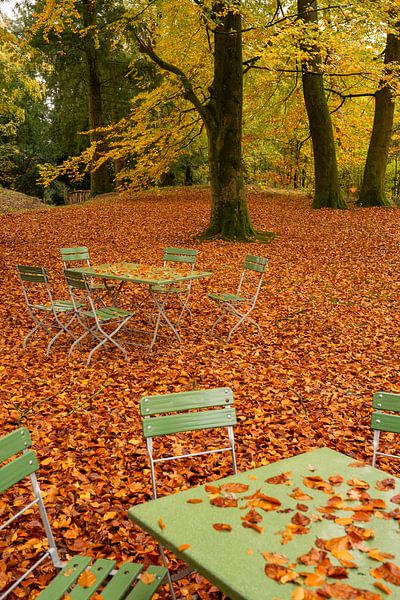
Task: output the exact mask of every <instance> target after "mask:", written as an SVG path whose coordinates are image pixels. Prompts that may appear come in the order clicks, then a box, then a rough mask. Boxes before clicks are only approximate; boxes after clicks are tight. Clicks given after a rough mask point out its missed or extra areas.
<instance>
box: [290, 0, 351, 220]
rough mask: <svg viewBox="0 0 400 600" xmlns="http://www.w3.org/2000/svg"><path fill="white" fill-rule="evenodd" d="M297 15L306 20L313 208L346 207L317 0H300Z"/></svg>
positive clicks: (306, 93)
mask: <svg viewBox="0 0 400 600" xmlns="http://www.w3.org/2000/svg"><path fill="white" fill-rule="evenodd" d="M297 7H298V16H299V19H301V20H302V21H303V22H304V24H305V28H304V38H303V40H302V42H301V48H302V50H303V52H304V58H303V60H302V61H301V68H302V82H303V93H304V102H305V105H306V109H307V114H308V120H309V123H310V134H311V139H312V144H313V154H314V173H315V191H314V199H313V204H312V205H313V208H323V207H329V208H346V203H345V201H344V200H343V197H342V193H341V190H340V185H339V173H338V167H337V160H336V147H335V140H334V137H333V128H332V121H331V116H330V112H329V107H328V102H327V99H326V96H325V89H324V77H323V73H322V70H321V55H320V52H321V50H320V48H319V46H318V3H317V0H298V2H297Z"/></svg>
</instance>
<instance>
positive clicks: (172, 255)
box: [163, 248, 197, 265]
mask: <svg viewBox="0 0 400 600" xmlns="http://www.w3.org/2000/svg"><path fill="white" fill-rule="evenodd" d="M196 256H197V250H193V249H191V248H164V257H163V258H164V260H165V261H168V262H180V263H189V264H192V265H194V264H195V262H196Z"/></svg>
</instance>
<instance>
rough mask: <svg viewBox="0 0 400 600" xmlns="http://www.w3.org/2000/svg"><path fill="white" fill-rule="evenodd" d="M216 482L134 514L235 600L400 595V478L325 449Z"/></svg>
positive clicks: (370, 599)
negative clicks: (385, 589) (218, 525)
mask: <svg viewBox="0 0 400 600" xmlns="http://www.w3.org/2000/svg"><path fill="white" fill-rule="evenodd" d="M266 480H268V481H266ZM232 483H233V484H241V486H235V485H234V486H232V485H226V484H232ZM209 485H212V486H214V487H215V488H217V489H213V488H212V487H211V488H210V487H208V486H209ZM208 486H206V485H203V486H200V487H195V488H191V489H189V490H185V491H183V492H178V493H177V494H172V495H170V496H164V497H161V498H159V499H157V500H152V501H150V502H147V503H145V504H139V505H136V506H134V507H132V508H131V509H130V510H129V518H130V519H131V520H132V521H134V522H135V523H137V524H138V525H139V526H140V527H141V528H142V529H143V530H145V531H147V532H148V533H150V534H151V535H152V536H153V537H154V538H155V539H156V540H158V541H159V542H161V543H162V544H163V545H164V546H166V547H167V548H169V549H170V550H171V551H172V552H173V553H174V554H175V555H176V556H178V557H179V558H181V559H183V560H184V561H185V562H186V563H187V564H188V565H190V566H192V567H194V568H195V569H196V570H197V571H198V572H199V573H201V574H202V575H203V576H204V577H206V578H207V579H208V581H210V582H211V583H213V584H214V585H216V586H217V587H218V588H219V589H220V590H221V591H223V592H224V593H225V594H227V595H228V596H229V597H230V598H231V599H232V600H272V599H274V600H286V599H290V600H303V599H305V600H313V599H314V598H315V599H320V598H357V599H358V600H380V599H381V598H386V597H392V598H400V528H399V524H400V479H398V478H394V477H392V476H390V475H389V474H388V473H386V472H383V471H380V470H379V469H375V468H373V467H371V466H369V465H365V464H362V463H358V462H357V461H355V460H354V459H353V458H350V457H348V456H345V455H343V454H340V453H339V452H335V451H334V450H330V449H328V448H320V449H317V450H313V451H310V452H307V453H305V454H300V455H298V456H295V457H292V458H289V459H285V460H281V461H278V462H275V463H272V464H269V465H266V466H263V467H260V468H258V469H253V470H251V471H246V472H243V473H240V474H239V475H236V476H232V477H227V478H226V479H221V480H219V481H217V482H213V483H212V484H208ZM224 488H225V489H224ZM242 489H243V491H241V490H242ZM221 503H222V504H228V505H229V504H230V503H232V504H237V506H218V504H221ZM254 511H255V513H254ZM256 515H259V516H256ZM260 517H261V519H260V520H258V519H259V518H260ZM244 523H246V525H245V526H243V524H244ZM215 524H222V525H223V527H222V530H216V529H215V528H214V527H213V526H214V525H215ZM230 528H231V529H230ZM257 529H259V531H257ZM310 551H311V552H310ZM369 552H370V554H371V556H370V555H369ZM265 553H267V554H265ZM382 553H384V554H382ZM277 554H279V555H282V556H281V557H278V556H276V555H277ZM305 555H306V556H305ZM282 557H283V558H282ZM300 557H301V559H300ZM299 559H300V560H299ZM285 560H286V562H285ZM276 563H281V564H276ZM307 574H308V576H307ZM291 579H293V581H291ZM346 586H348V587H346ZM382 586H383V587H382ZM351 588H356V589H357V590H364V591H363V592H358V593H357V592H355V591H352V590H351ZM383 588H387V589H388V590H389V592H392V595H391V596H389V595H387V593H386V592H385V591H384V589H383ZM317 591H319V592H320V593H319V594H318V595H317ZM389 592H388V593H389ZM323 594H325V595H323ZM346 594H347V595H346Z"/></svg>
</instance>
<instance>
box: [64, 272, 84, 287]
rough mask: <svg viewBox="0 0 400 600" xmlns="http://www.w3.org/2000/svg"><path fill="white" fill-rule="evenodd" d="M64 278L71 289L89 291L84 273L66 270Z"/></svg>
mask: <svg viewBox="0 0 400 600" xmlns="http://www.w3.org/2000/svg"><path fill="white" fill-rule="evenodd" d="M64 276H65V279H66V280H67V283H68V285H69V286H70V287H72V288H78V289H80V290H87V283H86V278H85V276H84V274H83V273H79V271H72V270H71V269H64Z"/></svg>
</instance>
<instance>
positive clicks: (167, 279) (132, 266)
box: [71, 262, 212, 285]
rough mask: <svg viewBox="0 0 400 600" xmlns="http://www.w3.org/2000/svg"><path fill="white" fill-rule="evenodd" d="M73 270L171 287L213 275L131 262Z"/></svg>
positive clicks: (96, 275) (118, 279)
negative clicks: (170, 285) (173, 284)
mask: <svg viewBox="0 0 400 600" xmlns="http://www.w3.org/2000/svg"><path fill="white" fill-rule="evenodd" d="M71 270H73V271H79V272H80V273H86V274H87V275H90V276H92V277H100V278H102V279H115V280H117V281H130V282H132V283H145V284H147V285H169V284H172V283H178V282H181V281H190V280H193V279H202V278H205V277H211V275H212V273H211V272H209V271H190V270H188V269H187V268H186V269H185V268H184V267H180V268H179V267H177V268H175V267H174V268H172V267H156V266H151V265H141V264H138V263H129V262H117V263H106V264H104V265H96V266H92V267H75V268H74V269H71Z"/></svg>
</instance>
